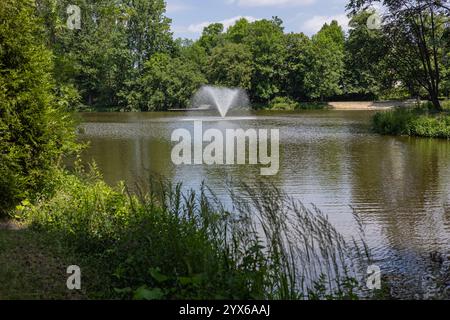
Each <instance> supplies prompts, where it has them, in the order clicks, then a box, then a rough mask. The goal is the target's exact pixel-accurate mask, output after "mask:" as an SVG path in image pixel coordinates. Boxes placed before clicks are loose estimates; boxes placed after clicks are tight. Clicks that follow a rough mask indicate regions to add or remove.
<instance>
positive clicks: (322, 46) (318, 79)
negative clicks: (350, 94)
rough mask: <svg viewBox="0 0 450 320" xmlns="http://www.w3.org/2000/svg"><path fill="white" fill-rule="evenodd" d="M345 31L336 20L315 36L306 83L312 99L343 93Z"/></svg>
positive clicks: (321, 98) (310, 52)
mask: <svg viewBox="0 0 450 320" xmlns="http://www.w3.org/2000/svg"><path fill="white" fill-rule="evenodd" d="M344 43H345V38H344V32H343V31H342V28H341V27H340V26H339V25H338V23H337V22H336V21H333V22H332V23H331V24H330V25H327V24H325V25H324V26H323V27H322V29H321V30H320V31H319V32H318V33H317V34H316V35H314V36H313V38H312V46H311V48H310V51H309V59H308V62H309V63H308V68H307V72H306V75H305V80H304V85H305V88H306V91H307V92H308V95H309V97H310V98H312V99H318V98H320V100H324V99H326V98H331V97H333V96H337V95H339V94H341V93H342V85H341V84H342V77H343V72H344Z"/></svg>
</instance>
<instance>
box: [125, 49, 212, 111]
mask: <svg viewBox="0 0 450 320" xmlns="http://www.w3.org/2000/svg"><path fill="white" fill-rule="evenodd" d="M205 83H206V79H205V78H204V76H203V75H202V74H201V72H200V71H199V70H198V68H197V66H196V65H195V64H194V63H192V62H191V61H187V60H184V59H182V58H172V57H170V56H169V55H168V54H164V53H157V54H154V55H153V56H152V57H151V58H150V60H149V61H147V62H146V63H145V67H144V73H143V76H142V77H141V78H139V80H138V81H137V90H135V91H133V92H131V93H130V95H129V96H127V99H128V106H129V108H130V109H134V110H141V111H163V110H167V109H170V108H184V107H186V106H188V104H189V101H190V99H191V97H192V95H193V94H194V92H195V91H196V90H197V89H198V88H199V87H200V86H201V85H203V84H205Z"/></svg>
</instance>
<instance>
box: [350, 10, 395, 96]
mask: <svg viewBox="0 0 450 320" xmlns="http://www.w3.org/2000/svg"><path fill="white" fill-rule="evenodd" d="M374 13H375V12H374V11H371V10H370V11H362V12H360V13H358V14H356V15H354V16H353V17H352V18H351V20H350V24H349V27H350V28H349V32H348V38H347V41H346V43H345V76H344V90H345V93H346V94H349V95H357V96H358V97H371V98H372V99H373V98H375V97H377V96H378V95H379V94H380V93H381V92H382V90H383V89H384V87H385V84H386V83H388V82H389V79H392V78H393V76H394V75H393V74H392V72H391V69H390V68H389V67H388V66H387V64H386V58H387V55H388V53H389V50H390V49H389V47H388V46H387V41H386V39H385V38H384V34H383V32H382V31H381V30H370V29H369V28H368V27H367V20H368V19H369V17H370V16H372V15H373V14H374ZM391 82H392V80H391Z"/></svg>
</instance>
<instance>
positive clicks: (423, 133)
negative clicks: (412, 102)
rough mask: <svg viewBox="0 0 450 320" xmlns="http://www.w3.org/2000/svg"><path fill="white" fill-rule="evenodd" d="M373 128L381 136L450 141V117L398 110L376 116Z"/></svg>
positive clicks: (422, 111) (418, 110)
mask: <svg viewBox="0 0 450 320" xmlns="http://www.w3.org/2000/svg"><path fill="white" fill-rule="evenodd" d="M373 128H374V130H375V131H376V132H378V133H380V134H391V135H409V136H418V137H428V138H443V139H450V115H447V114H445V113H443V114H431V113H428V112H427V111H426V110H425V111H424V109H413V110H411V109H405V108H397V109H395V110H393V111H387V112H379V113H377V114H375V116H374V117H373Z"/></svg>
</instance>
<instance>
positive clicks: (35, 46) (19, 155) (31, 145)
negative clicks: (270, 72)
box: [0, 0, 76, 214]
mask: <svg viewBox="0 0 450 320" xmlns="http://www.w3.org/2000/svg"><path fill="white" fill-rule="evenodd" d="M36 12H37V11H36V6H35V3H34V1H32V0H2V1H1V2H0V21H2V23H1V24H0V194H1V197H0V214H1V213H2V212H3V213H4V212H6V211H7V210H8V209H10V208H11V207H12V206H14V205H15V204H17V202H18V201H20V200H21V199H24V198H26V197H30V196H31V195H32V194H34V193H35V192H40V191H42V190H43V188H44V186H46V182H48V181H49V179H50V178H51V172H52V169H53V168H54V167H55V166H56V165H57V164H58V163H59V162H60V161H61V158H62V156H63V155H65V154H66V153H67V152H70V151H73V150H75V149H76V144H75V142H74V141H75V133H74V132H75V130H74V127H73V123H72V120H71V118H70V117H69V116H68V114H67V113H66V112H65V110H64V109H63V108H62V106H63V105H64V104H63V103H61V101H58V99H57V97H56V96H55V95H54V88H55V83H54V81H53V78H52V68H53V66H52V53H51V52H50V51H49V50H48V49H47V48H46V43H48V41H47V39H46V37H45V35H46V34H45V33H44V30H43V29H42V20H41V19H39V18H38V17H37V15H36Z"/></svg>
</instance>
